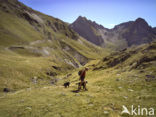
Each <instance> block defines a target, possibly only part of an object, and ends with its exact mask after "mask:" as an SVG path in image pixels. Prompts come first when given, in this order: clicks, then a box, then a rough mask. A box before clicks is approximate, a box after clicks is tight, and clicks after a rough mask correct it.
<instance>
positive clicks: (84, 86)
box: [77, 81, 88, 90]
mask: <svg viewBox="0 0 156 117" xmlns="http://www.w3.org/2000/svg"><path fill="white" fill-rule="evenodd" d="M81 83H82V84H81ZM87 83H88V82H87V81H83V82H79V83H77V85H78V90H81V86H83V89H84V90H87V88H86V84H87Z"/></svg>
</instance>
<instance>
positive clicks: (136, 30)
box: [70, 16, 156, 50]
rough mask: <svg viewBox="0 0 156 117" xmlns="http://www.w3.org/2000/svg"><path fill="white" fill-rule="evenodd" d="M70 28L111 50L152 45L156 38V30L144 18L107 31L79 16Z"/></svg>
mask: <svg viewBox="0 0 156 117" xmlns="http://www.w3.org/2000/svg"><path fill="white" fill-rule="evenodd" d="M70 27H71V28H72V29H73V30H74V31H76V32H77V33H78V34H79V35H80V36H82V37H84V38H85V39H87V40H88V41H90V42H92V43H94V44H96V45H98V46H101V47H104V48H111V49H119V50H121V49H124V48H127V47H130V46H132V45H140V44H144V43H150V42H152V41H153V40H155V38H156V33H155V29H154V28H152V27H151V26H149V25H148V23H147V22H146V21H145V20H144V19H142V18H138V19H136V20H135V21H129V22H125V23H121V24H119V25H116V26H115V27H114V28H113V29H107V28H105V27H103V26H102V25H99V24H97V23H96V22H93V21H91V20H88V19H87V18H85V17H82V16H79V17H78V18H77V19H76V21H74V22H73V23H72V24H71V25H70ZM121 45H122V46H121Z"/></svg>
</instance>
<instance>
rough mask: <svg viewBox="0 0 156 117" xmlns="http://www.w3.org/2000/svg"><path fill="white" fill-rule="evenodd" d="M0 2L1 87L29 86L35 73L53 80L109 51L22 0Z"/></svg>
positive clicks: (3, 0) (2, 0)
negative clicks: (23, 2) (28, 5)
mask: <svg viewBox="0 0 156 117" xmlns="http://www.w3.org/2000/svg"><path fill="white" fill-rule="evenodd" d="M0 2H1V4H0V17H1V18H0V65H1V70H0V77H1V81H2V82H1V86H0V89H3V88H4V87H10V88H16V87H18V88H20V87H21V88H23V87H27V86H28V85H29V83H30V79H31V78H33V77H34V76H35V77H36V76H37V77H40V78H42V79H43V80H45V79H51V77H55V76H57V75H58V74H64V73H67V72H68V71H70V70H73V69H75V68H78V67H81V66H83V65H85V64H86V63H87V62H88V61H90V60H92V59H97V58H101V56H100V55H104V54H105V55H107V54H108V52H107V51H105V50H103V49H101V48H99V47H97V46H95V45H93V44H91V43H90V42H88V41H86V40H85V39H83V38H82V37H80V36H79V35H78V34H77V33H76V32H74V31H73V30H72V29H71V28H69V26H68V24H67V23H65V22H63V21H61V20H60V19H57V18H54V17H51V16H48V15H45V14H43V13H40V12H38V11H35V10H33V9H31V8H29V7H27V6H25V5H24V4H22V3H20V2H19V1H18V0H0Z"/></svg>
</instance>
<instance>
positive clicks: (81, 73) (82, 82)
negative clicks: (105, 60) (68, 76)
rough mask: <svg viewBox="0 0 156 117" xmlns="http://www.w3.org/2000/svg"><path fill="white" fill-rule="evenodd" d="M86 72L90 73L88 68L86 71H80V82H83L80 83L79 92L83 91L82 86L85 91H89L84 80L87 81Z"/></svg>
mask: <svg viewBox="0 0 156 117" xmlns="http://www.w3.org/2000/svg"><path fill="white" fill-rule="evenodd" d="M86 71H88V68H85V69H84V70H81V71H79V75H80V79H79V80H81V81H80V84H79V86H78V90H80V89H81V86H82V85H83V86H84V89H85V90H87V88H86V82H85V80H84V79H85V76H86Z"/></svg>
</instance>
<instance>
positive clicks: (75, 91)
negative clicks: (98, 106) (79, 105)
mask: <svg viewBox="0 0 156 117" xmlns="http://www.w3.org/2000/svg"><path fill="white" fill-rule="evenodd" d="M71 92H73V93H79V92H80V90H72V91H71Z"/></svg>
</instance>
